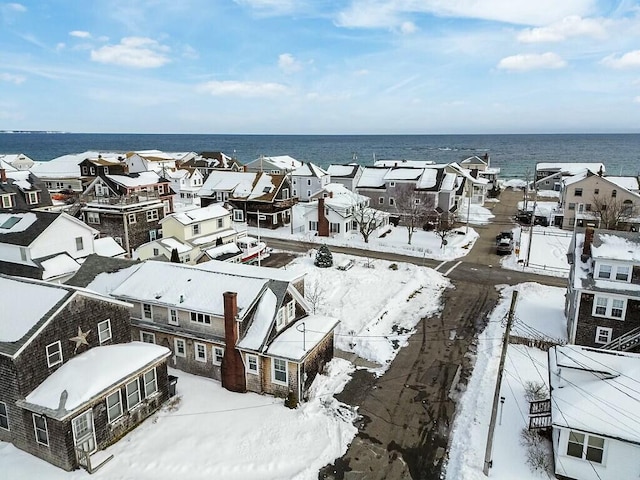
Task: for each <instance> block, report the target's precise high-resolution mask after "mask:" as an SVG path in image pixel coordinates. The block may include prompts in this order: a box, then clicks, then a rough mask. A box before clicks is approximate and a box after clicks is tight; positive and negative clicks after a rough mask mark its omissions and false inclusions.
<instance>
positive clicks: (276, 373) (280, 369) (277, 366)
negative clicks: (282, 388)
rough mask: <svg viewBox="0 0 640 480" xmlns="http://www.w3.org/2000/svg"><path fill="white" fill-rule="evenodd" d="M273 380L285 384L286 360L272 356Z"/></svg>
mask: <svg viewBox="0 0 640 480" xmlns="http://www.w3.org/2000/svg"><path fill="white" fill-rule="evenodd" d="M272 365H273V381H274V382H275V383H283V384H285V385H286V384H287V361H286V360H281V359H279V358H274V359H273V362H272Z"/></svg>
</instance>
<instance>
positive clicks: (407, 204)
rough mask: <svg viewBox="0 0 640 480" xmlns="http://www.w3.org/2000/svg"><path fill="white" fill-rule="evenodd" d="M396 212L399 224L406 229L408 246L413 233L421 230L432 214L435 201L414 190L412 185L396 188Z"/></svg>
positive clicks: (405, 184) (402, 185)
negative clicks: (398, 215)
mask: <svg viewBox="0 0 640 480" xmlns="http://www.w3.org/2000/svg"><path fill="white" fill-rule="evenodd" d="M395 203H396V210H397V211H398V213H399V214H400V222H401V223H402V224H403V225H404V226H405V227H407V233H408V234H409V242H408V243H409V245H411V238H412V237H413V234H414V232H415V231H416V230H417V229H419V228H422V226H423V225H424V223H425V222H426V221H427V219H428V218H429V216H430V215H431V214H432V213H433V212H434V208H435V199H434V197H433V196H432V195H429V194H427V193H423V192H420V191H418V190H416V186H415V185H414V184H412V183H402V184H400V185H398V186H396V198H395Z"/></svg>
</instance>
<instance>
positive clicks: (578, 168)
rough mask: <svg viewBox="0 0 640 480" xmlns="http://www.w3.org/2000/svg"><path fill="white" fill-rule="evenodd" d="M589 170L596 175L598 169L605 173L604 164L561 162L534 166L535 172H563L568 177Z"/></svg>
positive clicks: (542, 163)
mask: <svg viewBox="0 0 640 480" xmlns="http://www.w3.org/2000/svg"><path fill="white" fill-rule="evenodd" d="M585 169H586V170H589V171H590V172H592V173H598V172H599V171H600V169H602V171H603V172H604V171H605V166H604V163H598V162H594V163H581V162H580V163H575V162H573V163H571V162H570V163H563V162H541V163H538V164H536V171H541V170H550V171H556V172H564V173H566V174H568V175H575V174H576V173H580V172H582V171H583V170H585Z"/></svg>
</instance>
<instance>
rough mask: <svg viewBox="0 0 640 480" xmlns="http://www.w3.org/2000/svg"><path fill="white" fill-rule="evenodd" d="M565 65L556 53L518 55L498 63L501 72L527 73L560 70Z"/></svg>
mask: <svg viewBox="0 0 640 480" xmlns="http://www.w3.org/2000/svg"><path fill="white" fill-rule="evenodd" d="M566 65H567V62H565V61H564V60H563V59H562V57H560V56H559V55H558V54H557V53H553V52H547V53H519V54H517V55H512V56H510V57H505V58H503V59H502V60H500V62H499V63H498V68H500V69H502V70H513V71H521V72H524V71H527V70H540V69H554V68H562V67H565V66H566Z"/></svg>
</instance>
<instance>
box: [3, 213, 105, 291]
mask: <svg viewBox="0 0 640 480" xmlns="http://www.w3.org/2000/svg"><path fill="white" fill-rule="evenodd" d="M97 234H98V231H97V230H96V229H94V228H92V227H90V226H88V225H86V224H84V223H83V222H81V221H80V220H78V219H77V218H74V217H72V216H70V215H68V214H66V213H51V212H41V211H31V212H18V211H12V212H0V273H5V274H8V275H16V276H20V277H28V278H38V279H42V280H48V281H64V280H65V279H66V278H69V277H70V276H71V275H73V274H74V273H75V272H76V271H77V270H78V269H79V268H80V265H79V262H80V261H81V260H82V259H83V258H85V257H87V256H88V255H91V254H92V253H95V247H94V238H95V236H96V235H97Z"/></svg>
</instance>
